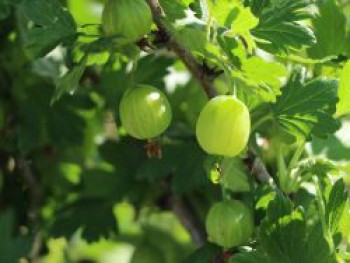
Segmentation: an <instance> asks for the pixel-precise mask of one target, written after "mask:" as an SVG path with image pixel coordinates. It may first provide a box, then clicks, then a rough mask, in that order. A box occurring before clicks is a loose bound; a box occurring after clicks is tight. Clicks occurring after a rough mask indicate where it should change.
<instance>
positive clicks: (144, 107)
mask: <svg viewBox="0 0 350 263" xmlns="http://www.w3.org/2000/svg"><path fill="white" fill-rule="evenodd" d="M171 117H172V113H171V107H170V104H169V102H168V99H167V98H166V96H165V95H164V93H162V92H161V91H159V90H158V89H156V88H153V87H151V86H146V85H138V86H137V87H135V88H132V89H129V90H128V91H126V92H125V94H124V96H123V98H122V100H121V103H120V119H121V121H122V125H123V127H124V128H125V129H126V131H127V132H128V133H129V134H130V135H131V136H133V137H135V138H137V139H152V138H154V137H157V136H158V135H160V134H161V133H163V132H164V131H165V130H166V129H167V128H168V127H169V125H170V122H171Z"/></svg>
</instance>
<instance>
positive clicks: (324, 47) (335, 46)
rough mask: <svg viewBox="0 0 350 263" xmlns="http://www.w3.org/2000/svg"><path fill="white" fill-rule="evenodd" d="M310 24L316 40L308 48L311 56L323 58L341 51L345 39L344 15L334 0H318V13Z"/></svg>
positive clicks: (339, 53)
mask: <svg viewBox="0 0 350 263" xmlns="http://www.w3.org/2000/svg"><path fill="white" fill-rule="evenodd" d="M312 25H313V29H314V32H315V36H316V40H317V41H316V43H315V45H313V46H312V47H311V48H310V49H309V50H308V53H309V55H310V56H311V57H312V58H324V57H327V56H332V55H341V54H342V53H343V51H344V47H345V46H344V45H345V40H346V17H345V15H344V14H343V12H342V11H341V9H340V8H339V7H338V5H337V3H336V1H335V0H324V1H320V6H319V14H318V15H317V16H316V17H315V18H314V19H313V20H312ZM335 28H336V30H334V29H335Z"/></svg>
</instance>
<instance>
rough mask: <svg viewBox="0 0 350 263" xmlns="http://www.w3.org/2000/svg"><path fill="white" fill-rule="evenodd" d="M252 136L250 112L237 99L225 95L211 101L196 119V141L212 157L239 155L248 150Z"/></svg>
mask: <svg viewBox="0 0 350 263" xmlns="http://www.w3.org/2000/svg"><path fill="white" fill-rule="evenodd" d="M249 133H250V116H249V111H248V109H247V107H246V106H245V105H244V104H243V103H242V102H241V101H239V100H238V99H237V98H235V97H234V96H228V95H222V96H218V97H216V98H213V99H211V100H210V101H209V102H208V103H207V104H206V105H205V106H204V108H203V110H202V111H201V113H200V115H199V118H198V120H197V125H196V135H197V140H198V142H199V145H200V146H201V147H202V148H203V150H204V151H205V152H207V153H209V154H213V155H221V156H227V157H234V156H236V155H238V154H239V153H240V152H241V151H242V150H243V149H244V148H245V147H246V145H247V143H248V139H249Z"/></svg>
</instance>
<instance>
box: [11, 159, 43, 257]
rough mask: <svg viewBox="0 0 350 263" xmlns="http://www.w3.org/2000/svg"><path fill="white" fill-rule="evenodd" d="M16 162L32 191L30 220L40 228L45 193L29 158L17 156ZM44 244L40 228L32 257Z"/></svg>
mask: <svg viewBox="0 0 350 263" xmlns="http://www.w3.org/2000/svg"><path fill="white" fill-rule="evenodd" d="M16 162H17V165H18V169H19V172H20V174H21V176H22V178H23V181H24V182H25V184H26V185H27V187H28V189H29V192H30V199H31V200H30V206H31V207H30V210H29V215H28V216H29V220H30V221H31V222H32V223H33V224H37V225H36V227H37V228H39V225H38V224H39V221H40V207H41V203H42V199H43V193H42V190H41V188H40V185H39V183H38V181H37V180H36V178H35V176H34V174H33V172H32V169H31V167H30V164H29V162H28V161H27V160H25V159H24V158H23V157H22V156H20V157H18V158H16ZM41 245H42V235H41V232H40V230H39V229H38V231H37V233H36V235H35V238H34V242H33V246H32V249H31V252H30V255H29V256H30V258H31V259H36V258H37V256H38V255H39V253H40V249H41Z"/></svg>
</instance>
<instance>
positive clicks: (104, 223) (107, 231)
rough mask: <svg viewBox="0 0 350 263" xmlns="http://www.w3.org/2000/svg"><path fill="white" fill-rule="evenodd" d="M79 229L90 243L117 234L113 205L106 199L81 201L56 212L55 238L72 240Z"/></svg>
mask: <svg viewBox="0 0 350 263" xmlns="http://www.w3.org/2000/svg"><path fill="white" fill-rule="evenodd" d="M78 229H81V230H82V237H83V238H84V239H86V240H87V241H89V242H91V241H96V240H98V239H99V238H100V237H106V238H107V237H109V236H110V235H111V234H112V233H115V232H116V231H117V224H116V219H115V217H114V214H113V204H110V203H109V202H107V201H106V200H104V199H80V200H77V201H75V202H72V203H70V204H67V205H65V206H63V207H62V208H61V209H60V210H59V211H57V212H56V214H55V218H54V222H53V224H52V226H51V228H50V232H51V234H52V235H53V236H54V237H66V238H70V237H71V236H72V235H73V234H74V233H75V232H76V231H77V230H78Z"/></svg>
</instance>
